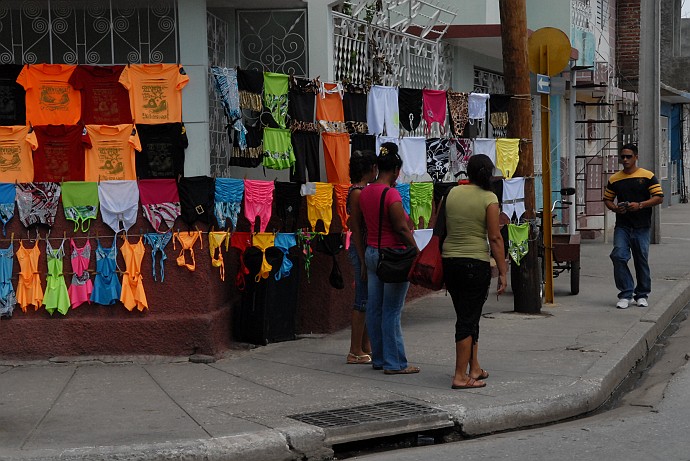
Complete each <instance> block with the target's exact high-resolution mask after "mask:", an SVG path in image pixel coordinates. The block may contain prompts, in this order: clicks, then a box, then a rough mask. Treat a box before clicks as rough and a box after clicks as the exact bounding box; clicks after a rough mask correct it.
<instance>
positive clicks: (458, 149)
mask: <svg viewBox="0 0 690 461" xmlns="http://www.w3.org/2000/svg"><path fill="white" fill-rule="evenodd" d="M454 141H455V142H453V140H451V143H450V172H451V173H452V174H453V177H454V178H455V179H458V178H459V177H460V176H461V175H463V174H464V175H465V176H467V162H469V161H470V157H471V156H472V140H471V139H466V138H459V139H455V140H454Z"/></svg>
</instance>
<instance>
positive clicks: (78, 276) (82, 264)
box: [67, 239, 93, 309]
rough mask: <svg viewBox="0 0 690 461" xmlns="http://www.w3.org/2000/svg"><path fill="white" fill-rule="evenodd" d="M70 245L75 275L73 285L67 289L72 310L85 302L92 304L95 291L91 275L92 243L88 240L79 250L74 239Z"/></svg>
mask: <svg viewBox="0 0 690 461" xmlns="http://www.w3.org/2000/svg"><path fill="white" fill-rule="evenodd" d="M69 244H70V246H71V247H72V256H71V258H70V262H71V263H72V272H74V275H72V283H71V284H70V286H69V288H68V289H67V293H69V300H70V303H71V304H72V309H74V308H76V307H77V306H79V305H81V304H84V303H85V302H89V303H90V302H91V301H90V298H91V292H92V291H93V283H92V282H91V277H90V274H89V261H90V260H91V241H90V240H87V241H86V243H85V244H84V246H83V247H81V248H77V245H75V243H74V239H70V241H69Z"/></svg>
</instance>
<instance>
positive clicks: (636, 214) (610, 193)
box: [604, 168, 664, 228]
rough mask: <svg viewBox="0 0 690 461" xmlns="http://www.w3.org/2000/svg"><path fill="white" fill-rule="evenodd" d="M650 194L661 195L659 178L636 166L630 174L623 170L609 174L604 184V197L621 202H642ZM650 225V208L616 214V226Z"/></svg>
mask: <svg viewBox="0 0 690 461" xmlns="http://www.w3.org/2000/svg"><path fill="white" fill-rule="evenodd" d="M652 196H659V197H663V196H664V192H663V191H662V190H661V185H660V184H659V180H658V179H657V178H656V176H654V173H652V172H651V171H649V170H645V169H644V168H638V169H637V171H635V172H634V173H632V174H627V173H625V172H623V171H619V172H618V173H616V174H614V175H613V176H611V179H609V182H608V183H607V184H606V190H605V191H604V199H605V200H610V201H614V199H616V203H621V202H644V201H645V200H649V198H651V197H652ZM651 225H652V209H651V208H643V209H641V210H640V211H633V212H628V213H622V214H616V227H633V228H642V227H650V226H651Z"/></svg>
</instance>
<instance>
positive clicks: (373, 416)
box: [288, 400, 444, 428]
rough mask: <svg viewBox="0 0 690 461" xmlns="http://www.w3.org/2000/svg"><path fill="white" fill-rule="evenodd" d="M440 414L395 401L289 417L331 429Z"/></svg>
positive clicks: (434, 410) (419, 405)
mask: <svg viewBox="0 0 690 461" xmlns="http://www.w3.org/2000/svg"><path fill="white" fill-rule="evenodd" d="M438 413H444V411H443V410H439V409H437V408H432V407H429V406H426V405H422V404H419V403H414V402H406V401H404V400H393V401H390V402H381V403H374V404H371V405H362V406H359V407H352V408H340V409H336V410H325V411H317V412H314V413H302V414H299V415H291V416H288V418H292V419H296V420H297V421H301V422H303V423H306V424H311V425H312V426H317V427H323V428H329V427H344V426H353V425H356V424H363V423H370V422H375V421H390V420H395V419H407V418H411V417H415V416H423V415H430V414H438Z"/></svg>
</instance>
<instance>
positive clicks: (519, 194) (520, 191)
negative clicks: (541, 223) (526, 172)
mask: <svg viewBox="0 0 690 461" xmlns="http://www.w3.org/2000/svg"><path fill="white" fill-rule="evenodd" d="M502 203H503V210H502V211H503V213H505V214H506V216H508V219H513V214H515V217H516V218H517V219H520V216H522V215H523V214H524V213H525V178H512V179H504V180H503V201H502Z"/></svg>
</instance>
